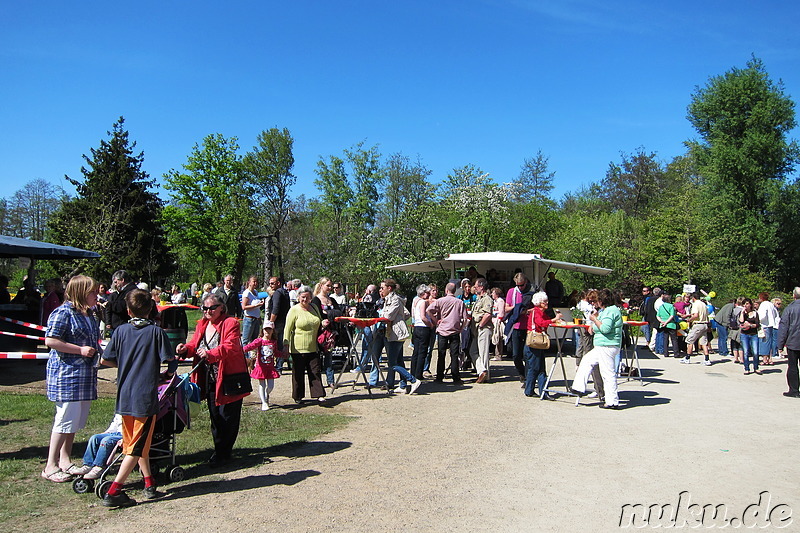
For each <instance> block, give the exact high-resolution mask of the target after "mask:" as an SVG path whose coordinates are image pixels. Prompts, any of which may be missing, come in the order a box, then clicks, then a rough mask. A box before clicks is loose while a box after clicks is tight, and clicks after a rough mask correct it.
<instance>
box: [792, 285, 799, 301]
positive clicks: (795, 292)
mask: <svg viewBox="0 0 800 533" xmlns="http://www.w3.org/2000/svg"><path fill="white" fill-rule="evenodd" d="M792 296H794V299H795V300H800V287H795V288H794V290H793V291H792Z"/></svg>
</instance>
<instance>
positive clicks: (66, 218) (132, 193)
mask: <svg viewBox="0 0 800 533" xmlns="http://www.w3.org/2000/svg"><path fill="white" fill-rule="evenodd" d="M124 122H125V119H124V118H123V117H120V118H119V120H118V121H117V122H115V123H114V125H113V126H112V130H111V131H110V132H107V133H108V135H109V136H110V139H109V140H101V141H100V147H99V148H97V149H95V148H92V149H91V156H86V155H84V156H83V158H84V160H85V161H86V163H87V166H88V168H87V167H81V173H82V174H83V179H82V180H77V179H72V178H70V177H69V176H66V179H67V180H68V181H69V182H70V183H71V184H72V185H74V186H75V189H76V191H77V196H76V197H75V198H71V199H68V200H65V201H64V202H63V203H62V205H61V207H60V208H59V209H58V210H57V211H56V212H55V213H53V215H52V216H51V217H50V220H49V222H48V225H49V228H50V232H51V235H52V240H53V241H54V242H55V243H57V244H63V245H69V246H77V247H80V248H86V249H89V250H92V251H95V252H98V253H99V254H100V255H101V257H100V259H88V260H87V259H83V260H78V261H73V262H68V263H65V264H64V265H62V268H69V269H71V271H72V272H71V274H73V275H74V274H76V273H78V272H83V273H85V274H87V275H90V276H92V277H94V278H95V279H98V280H104V281H109V280H110V279H111V275H112V274H113V273H114V271H116V270H118V269H121V268H122V269H125V270H128V271H129V272H131V273H132V274H133V275H134V276H135V277H138V276H141V277H142V278H143V279H145V280H146V281H149V282H153V281H157V280H159V279H161V278H162V277H165V276H168V275H169V274H170V273H172V272H173V271H174V268H175V262H174V260H173V259H172V256H171V254H170V253H169V251H168V248H167V244H166V238H165V235H164V230H163V227H162V225H161V209H162V202H161V199H159V197H158V196H157V195H156V194H155V193H153V192H152V191H151V190H150V188H151V187H153V185H154V182H153V181H152V180H150V179H149V175H148V174H147V173H146V172H144V171H143V170H142V162H143V161H144V152H141V153H139V154H138V155H135V154H134V153H133V149H134V148H135V147H136V142H132V141H130V140H129V139H128V132H127V130H125V129H124V127H123V124H124ZM68 271H69V270H64V272H65V273H66V272H68Z"/></svg>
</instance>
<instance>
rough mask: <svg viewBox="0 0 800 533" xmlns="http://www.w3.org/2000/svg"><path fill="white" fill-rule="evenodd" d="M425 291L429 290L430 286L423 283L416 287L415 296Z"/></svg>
mask: <svg viewBox="0 0 800 533" xmlns="http://www.w3.org/2000/svg"><path fill="white" fill-rule="evenodd" d="M426 292H431V288H430V287H429V286H428V285H426V284H425V283H423V284H422V285H420V286H419V287H417V296H420V297H422V295H423V294H425V293H426Z"/></svg>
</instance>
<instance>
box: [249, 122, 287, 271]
mask: <svg viewBox="0 0 800 533" xmlns="http://www.w3.org/2000/svg"><path fill="white" fill-rule="evenodd" d="M257 140H258V144H257V145H256V146H254V147H253V150H252V151H250V152H248V153H247V154H246V155H245V157H244V171H245V175H246V176H247V182H248V187H249V188H250V194H251V196H252V198H253V199H254V201H255V203H256V204H257V205H258V209H257V213H258V216H259V217H260V219H261V224H262V226H263V231H264V234H263V240H264V279H267V278H269V277H270V276H272V275H275V274H278V275H281V276H282V275H283V274H284V268H283V266H284V262H283V250H284V248H283V240H282V232H283V230H284V229H285V228H286V226H287V224H288V222H289V215H290V212H291V208H292V204H293V201H292V196H291V189H292V186H293V185H294V184H295V182H296V181H297V177H296V176H295V175H294V174H292V168H293V167H294V155H293V154H292V147H293V145H294V139H293V138H292V135H291V133H290V132H289V130H288V129H286V128H283V129H282V130H279V129H278V128H270V129H269V130H264V131H262V132H261V133H260V134H259V135H258V139H257Z"/></svg>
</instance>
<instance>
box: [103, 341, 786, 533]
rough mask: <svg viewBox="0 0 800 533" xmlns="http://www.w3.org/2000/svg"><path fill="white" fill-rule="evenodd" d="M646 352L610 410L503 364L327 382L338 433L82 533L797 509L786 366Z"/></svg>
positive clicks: (592, 521)
mask: <svg viewBox="0 0 800 533" xmlns="http://www.w3.org/2000/svg"><path fill="white" fill-rule="evenodd" d="M645 353H646V355H647V357H644V358H643V359H642V366H643V367H644V368H645V372H644V373H645V376H647V377H650V378H651V379H649V380H648V382H647V383H646V384H645V385H642V384H641V383H640V382H638V381H630V382H624V381H623V382H622V383H621V385H620V397H621V401H622V403H623V406H624V407H625V408H624V409H622V410H619V411H606V410H601V409H598V408H597V404H596V403H594V402H593V401H591V400H584V401H583V402H582V403H583V404H584V405H582V406H580V407H578V408H576V407H574V402H573V401H572V400H570V399H569V398H567V397H565V396H562V397H560V398H559V399H558V400H557V401H554V402H547V401H540V400H538V399H531V398H526V397H524V396H523V394H522V391H521V389H520V386H519V382H518V380H517V378H516V377H515V376H514V368H513V365H512V364H511V363H510V362H507V361H503V362H500V363H493V368H494V369H496V370H495V375H496V378H495V379H494V380H493V381H492V383H488V384H482V385H478V384H474V378H472V379H469V380H467V382H466V384H465V385H464V386H463V387H460V388H458V389H456V388H454V387H453V386H452V385H449V384H447V382H445V384H444V385H437V384H433V383H425V384H423V385H422V386H421V387H420V389H419V392H418V394H415V395H411V396H394V397H386V396H385V394H384V395H382V394H376V395H375V398H374V399H369V398H368V397H367V396H366V395H365V394H364V392H363V390H362V389H360V388H359V389H357V390H356V391H355V392H353V391H352V390H351V388H350V387H342V388H340V389H338V390H337V391H336V392H335V393H334V394H333V400H332V401H331V402H330V403H331V404H332V406H331V407H329V408H328V409H329V410H330V411H333V412H340V413H344V414H349V415H353V416H354V420H353V421H352V423H350V424H349V425H348V426H347V427H345V428H343V429H341V430H338V431H336V432H334V433H331V434H329V435H326V436H324V437H323V438H321V439H320V440H318V441H315V442H312V443H309V444H306V445H302V446H298V447H297V448H294V449H291V450H288V449H287V450H286V453H287V455H285V456H277V457H272V458H270V459H271V462H267V463H266V464H259V465H256V466H249V467H246V468H243V469H239V470H233V471H229V472H225V473H215V474H209V475H207V476H205V477H201V478H195V479H192V480H189V481H187V482H185V483H184V484H182V485H181V486H175V487H169V486H168V487H166V488H167V490H168V491H169V495H168V497H167V498H166V499H164V500H162V501H158V502H148V503H147V504H141V505H139V506H137V507H134V508H131V509H125V510H118V511H107V512H105V514H103V513H100V515H101V519H100V521H99V522H98V523H96V524H94V525H93V526H91V530H93V531H97V532H105V531H109V532H110V531H118V530H119V529H120V527H122V526H123V525H124V524H125V523H127V524H135V526H136V527H137V528H138V529H139V530H140V531H164V532H166V531H191V532H196V533H197V532H206V531H208V532H212V531H213V532H216V531H266V530H270V531H272V530H274V531H290V532H294V531H323V530H338V531H375V530H394V531H401V530H402V531H437V532H439V531H447V530H456V529H457V530H458V531H491V530H497V531H500V530H503V531H537V532H538V531H575V530H587V531H589V530H591V531H614V530H617V529H619V523H620V517H621V508H622V506H623V505H625V504H636V503H642V504H646V505H649V504H659V505H663V504H670V503H672V504H676V503H677V501H678V495H679V493H681V492H682V491H688V493H689V495H690V497H691V502H692V503H698V504H700V505H704V504H715V505H716V504H725V505H726V506H727V518H729V519H730V518H731V517H741V516H742V511H743V510H744V509H745V508H746V507H747V506H748V505H749V504H753V503H758V501H759V493H760V492H762V491H769V495H770V496H771V503H770V505H769V506H768V507H769V508H770V509H771V508H772V507H774V506H775V505H777V504H786V505H788V506H789V508H790V509H791V511H794V512H796V513H800V490H798V479H800V476H798V474H800V447H798V446H797V438H798V429H799V428H798V425H799V424H800V422H798V420H799V419H800V417H798V409H800V399H792V398H784V397H783V396H782V395H781V392H783V391H784V390H786V379H785V368H786V367H785V363H783V364H780V363H779V364H778V365H776V366H775V367H767V368H766V369H765V370H766V372H767V373H765V375H763V376H756V375H750V376H744V375H742V367H741V365H735V364H733V362H732V361H731V360H727V359H726V360H722V359H717V361H719V362H717V363H715V364H714V365H713V366H711V367H703V366H701V365H699V364H691V365H682V364H679V363H678V361H676V360H673V359H658V358H655V357H654V356H652V355H650V354H649V352H646V351H645ZM643 355H644V354H643ZM697 360H698V361H699V359H697ZM712 360H713V358H712ZM551 361H552V358H548V365H549V364H550V362H551ZM573 361H574V360H573V359H571V358H568V359H567V371H568V373H569V374H570V379H571V375H572V373H574V364H573ZM290 386H291V384H290V380H289V379H288V377H284V378H281V379H279V380H277V386H276V391H275V393H274V394H273V398H274V401H275V402H276V403H277V404H284V403H289V402H290V396H289V393H290V391H289V388H290ZM246 408H249V409H257V406H256V404H255V403H254V402H253V401H251V402H250V403H249V404H248V405H246ZM303 409H308V410H313V411H320V412H321V411H323V410H325V409H323V408H321V407H317V406H309V407H304V408H303ZM265 416H269V414H268V413H267V414H266V415H265ZM685 501H686V497H685V496H684V502H685ZM684 515H685V517H686V518H689V519H690V518H691V516H690V515H689V514H688V512H684ZM684 515H681V516H684ZM773 518H774V519H777V515H774V516H773ZM793 520H794V522H793V523H792V524H793V525H792V526H790V527H789V528H787V530H792V529H795V530H797V529H796V528H797V524H798V523H799V522H798V520H800V516H798V517H797V518H794V519H793ZM125 527H130V525H126V526H125Z"/></svg>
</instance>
